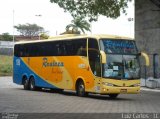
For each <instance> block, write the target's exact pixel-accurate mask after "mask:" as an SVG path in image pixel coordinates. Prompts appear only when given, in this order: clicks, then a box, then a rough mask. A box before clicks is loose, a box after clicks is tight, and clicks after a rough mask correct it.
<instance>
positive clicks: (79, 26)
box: [66, 16, 91, 34]
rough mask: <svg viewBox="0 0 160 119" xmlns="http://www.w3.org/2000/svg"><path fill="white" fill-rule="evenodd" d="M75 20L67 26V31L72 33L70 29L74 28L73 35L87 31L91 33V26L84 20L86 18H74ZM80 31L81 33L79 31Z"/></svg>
mask: <svg viewBox="0 0 160 119" xmlns="http://www.w3.org/2000/svg"><path fill="white" fill-rule="evenodd" d="M73 18H74V19H73V20H72V21H71V24H69V25H67V26H66V31H70V28H72V32H73V33H78V34H80V31H82V32H83V33H85V31H91V30H90V24H89V23H88V22H87V21H86V20H84V17H82V16H81V17H80V16H77V17H73ZM79 30H80V31H79Z"/></svg>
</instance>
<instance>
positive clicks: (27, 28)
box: [14, 23, 44, 36]
mask: <svg viewBox="0 0 160 119" xmlns="http://www.w3.org/2000/svg"><path fill="white" fill-rule="evenodd" d="M14 27H15V28H16V29H17V31H18V32H19V33H20V35H23V36H38V35H39V34H40V33H44V28H43V27H41V26H38V25H37V24H29V23H27V24H19V25H17V26H14Z"/></svg>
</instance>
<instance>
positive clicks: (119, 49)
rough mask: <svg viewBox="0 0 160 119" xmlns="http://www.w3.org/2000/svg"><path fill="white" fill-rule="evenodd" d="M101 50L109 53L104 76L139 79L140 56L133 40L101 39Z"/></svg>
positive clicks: (104, 67) (104, 65)
mask: <svg viewBox="0 0 160 119" xmlns="http://www.w3.org/2000/svg"><path fill="white" fill-rule="evenodd" d="M100 47H101V50H103V51H105V53H106V54H107V63H106V64H103V68H102V69H103V77H104V78H114V79H139V78H140V66H139V56H138V55H137V54H138V51H137V48H136V45H135V42H134V41H132V40H107V39H102V40H100Z"/></svg>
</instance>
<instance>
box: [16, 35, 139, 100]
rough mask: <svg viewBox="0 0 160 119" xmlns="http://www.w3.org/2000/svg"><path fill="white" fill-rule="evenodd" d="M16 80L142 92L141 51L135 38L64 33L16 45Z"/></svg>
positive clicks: (84, 90) (30, 85)
mask: <svg viewBox="0 0 160 119" xmlns="http://www.w3.org/2000/svg"><path fill="white" fill-rule="evenodd" d="M13 64H14V65H13V67H14V68H13V82H14V83H17V84H21V85H23V86H24V89H26V90H36V89H39V88H50V89H61V90H64V89H66V90H75V91H76V93H77V95H78V96H85V95H87V94H88V93H98V94H106V95H109V96H110V97H111V98H115V97H117V96H118V94H121V93H125V94H136V93H139V92H140V64H139V53H138V50H137V47H136V43H135V41H134V40H132V39H129V38H126V37H117V36H110V35H72V36H70V35H64V36H57V37H54V38H52V39H49V40H41V41H27V42H20V43H16V44H15V46H14V63H13Z"/></svg>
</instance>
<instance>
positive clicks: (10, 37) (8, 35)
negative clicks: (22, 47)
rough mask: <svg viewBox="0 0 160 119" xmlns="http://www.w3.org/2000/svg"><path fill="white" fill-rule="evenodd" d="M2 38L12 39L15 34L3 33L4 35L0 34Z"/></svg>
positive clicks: (5, 39)
mask: <svg viewBox="0 0 160 119" xmlns="http://www.w3.org/2000/svg"><path fill="white" fill-rule="evenodd" d="M0 40H2V41H12V40H13V36H12V35H10V34H9V33H3V34H2V35H0Z"/></svg>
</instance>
